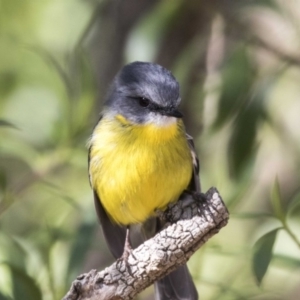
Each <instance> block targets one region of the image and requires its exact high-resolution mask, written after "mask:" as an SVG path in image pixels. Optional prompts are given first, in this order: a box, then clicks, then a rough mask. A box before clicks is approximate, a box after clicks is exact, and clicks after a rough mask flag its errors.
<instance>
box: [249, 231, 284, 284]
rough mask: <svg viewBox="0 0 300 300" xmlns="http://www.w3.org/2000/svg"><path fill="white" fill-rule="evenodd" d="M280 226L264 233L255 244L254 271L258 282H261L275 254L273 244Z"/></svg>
mask: <svg viewBox="0 0 300 300" xmlns="http://www.w3.org/2000/svg"><path fill="white" fill-rule="evenodd" d="M278 230H279V229H278V228H277V229H274V230H272V231H270V232H268V233H266V234H265V235H263V236H262V237H261V238H260V239H259V240H258V241H257V242H256V243H255V245H254V255H253V262H252V264H253V271H254V275H255V278H256V280H257V282H258V284H261V282H262V280H263V278H264V276H265V274H266V272H267V270H268V267H269V264H270V262H271V259H272V255H273V246H274V243H275V240H276V236H277V232H278Z"/></svg>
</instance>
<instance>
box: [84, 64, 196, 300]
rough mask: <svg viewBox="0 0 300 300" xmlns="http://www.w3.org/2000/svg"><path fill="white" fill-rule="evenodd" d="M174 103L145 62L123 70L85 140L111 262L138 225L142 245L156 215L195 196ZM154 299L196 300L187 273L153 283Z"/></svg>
mask: <svg viewBox="0 0 300 300" xmlns="http://www.w3.org/2000/svg"><path fill="white" fill-rule="evenodd" d="M180 100H181V99H180V91H179V84H178V82H177V81H176V79H175V78H174V76H173V75H172V74H171V72H170V71H168V70H167V69H165V68H164V67H162V66H160V65H158V64H154V63H149V62H133V63H130V64H128V65H126V66H124V67H123V68H122V69H121V70H120V72H119V73H118V74H117V75H116V77H115V78H114V80H113V83H112V85H111V87H110V89H109V91H108V94H107V97H106V101H105V103H104V108H103V111H102V113H101V117H100V119H99V121H98V123H97V125H96V126H95V128H94V131H93V134H92V136H91V138H90V143H89V178H90V183H91V186H92V188H93V192H94V201H95V207H96V211H97V214H98V217H99V220H100V223H101V225H102V230H103V233H104V236H105V239H106V241H107V244H108V247H109V249H110V251H111V253H112V254H113V256H114V257H115V258H120V257H122V258H125V259H126V256H128V251H130V247H131V246H130V244H131V243H130V242H129V232H130V230H131V229H132V228H134V226H136V225H137V224H144V225H145V226H144V227H141V228H142V229H141V230H140V232H139V234H140V236H139V237H137V238H136V241H137V240H139V242H138V243H141V242H142V241H143V240H145V239H147V238H149V237H151V236H152V235H153V234H155V233H156V232H158V231H159V230H161V228H162V226H163V225H162V224H161V221H160V220H159V218H158V217H157V211H163V210H165V209H166V207H167V206H168V204H170V203H173V202H175V201H177V200H178V198H179V197H180V195H181V194H182V193H183V192H184V191H187V190H188V191H192V192H200V183H199V177H198V173H199V164H198V158H197V156H196V154H195V151H194V145H193V139H192V138H191V137H190V136H189V135H187V134H186V132H185V128H184V124H183V121H182V117H183V115H182V114H181V112H180V111H179V110H178V106H179V104H180ZM149 224H150V225H149ZM130 237H131V235H130ZM155 297H156V299H157V300H167V299H172V300H183V299H184V300H196V299H198V294H197V290H196V288H195V286H194V283H193V281H192V278H191V275H190V274H189V271H188V269H187V266H186V265H184V266H181V267H179V268H178V269H177V270H175V271H173V272H172V273H170V274H169V275H167V276H166V277H165V278H163V279H161V280H159V281H158V282H156V283H155Z"/></svg>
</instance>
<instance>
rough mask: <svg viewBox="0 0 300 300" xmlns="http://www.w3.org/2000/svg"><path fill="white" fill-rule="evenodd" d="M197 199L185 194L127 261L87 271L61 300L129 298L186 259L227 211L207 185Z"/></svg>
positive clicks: (223, 222)
mask: <svg viewBox="0 0 300 300" xmlns="http://www.w3.org/2000/svg"><path fill="white" fill-rule="evenodd" d="M203 198H204V197H200V198H199V200H198V201H195V200H194V198H193V197H192V196H191V195H189V194H183V196H182V197H181V199H180V200H179V201H178V202H177V203H176V204H173V205H172V206H170V207H169V208H168V209H167V210H166V212H164V213H162V218H164V219H165V220H167V221H168V222H170V223H171V225H169V226H167V227H166V228H165V229H163V230H162V231H161V232H159V233H158V234H157V235H156V236H154V237H153V238H152V239H150V240H147V241H146V242H145V243H143V244H142V245H141V246H139V247H138V248H136V249H134V250H133V252H132V253H131V255H130V256H129V258H128V262H127V264H125V262H124V261H123V260H118V261H116V262H115V263H114V264H112V265H111V266H110V267H107V268H106V269H104V270H103V271H100V272H97V271H96V270H91V271H90V272H89V273H85V274H82V275H80V276H78V277H77V279H76V280H75V281H74V282H73V283H72V286H71V289H70V291H69V292H68V293H67V295H66V296H65V297H64V298H63V300H96V299H97V300H116V299H124V300H126V299H133V298H134V297H135V296H136V295H137V294H138V293H139V292H141V291H142V290H144V289H145V288H146V287H148V286H149V285H151V284H152V283H153V282H154V281H156V280H158V279H160V278H162V277H164V276H165V275H167V274H169V273H170V272H171V271H173V270H174V269H176V268H177V267H178V266H180V265H182V264H184V263H186V262H187V260H188V259H189V258H190V257H191V256H192V254H193V253H195V251H196V250H197V249H199V248H200V247H201V246H202V245H203V244H204V243H205V242H206V241H207V240H208V239H209V238H211V237H212V236H213V235H215V234H216V233H218V232H219V230H220V229H221V228H222V227H224V226H225V225H226V224H227V222H228V218H229V213H228V211H227V208H226V206H225V204H224V203H223V201H222V199H221V196H220V195H219V193H218V191H217V190H216V189H215V188H211V189H210V190H209V191H208V192H207V193H206V194H205V198H206V199H205V200H204V199H203Z"/></svg>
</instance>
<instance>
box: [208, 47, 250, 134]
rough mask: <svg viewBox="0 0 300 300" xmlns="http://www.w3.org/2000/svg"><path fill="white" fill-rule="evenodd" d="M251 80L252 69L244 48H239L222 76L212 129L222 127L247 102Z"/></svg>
mask: <svg viewBox="0 0 300 300" xmlns="http://www.w3.org/2000/svg"><path fill="white" fill-rule="evenodd" d="M253 79H254V72H253V67H252V65H251V63H250V61H249V58H248V55H247V52H246V47H245V46H241V47H239V48H237V49H236V50H235V52H234V53H233V54H232V56H231V58H230V59H229V60H228V62H227V64H226V66H225V68H224V71H223V74H222V89H221V96H220V100H219V105H218V111H217V117H216V119H215V123H214V128H220V127H221V126H223V125H224V123H225V122H227V121H228V120H229V119H230V118H231V117H232V116H233V115H235V114H236V113H237V112H238V110H239V109H240V108H241V107H242V106H243V104H244V103H245V102H246V101H247V100H248V98H249V92H250V90H251V87H252V83H253Z"/></svg>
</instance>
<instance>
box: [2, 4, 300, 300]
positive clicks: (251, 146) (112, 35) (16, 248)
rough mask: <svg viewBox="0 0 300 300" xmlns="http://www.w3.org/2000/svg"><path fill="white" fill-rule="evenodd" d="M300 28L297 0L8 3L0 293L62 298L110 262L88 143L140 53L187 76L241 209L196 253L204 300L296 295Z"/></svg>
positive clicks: (190, 98)
mask: <svg viewBox="0 0 300 300" xmlns="http://www.w3.org/2000/svg"><path fill="white" fill-rule="evenodd" d="M299 28H300V1H299V0H294V1H284V0H281V1H280V0H277V1H276V0H252V1H250V0H249V1H230V0H213V1H201V0H189V1H186V0H160V1H158V0H43V1H38V0H1V1H0V299H1V300H3V299H5V300H7V299H15V300H25V299H26V300H27V299H28V300H29V299H30V300H39V299H43V300H57V299H61V298H62V297H63V296H64V294H65V293H66V292H67V290H68V289H69V287H70V284H71V282H72V280H74V279H75V277H76V276H77V275H79V274H80V273H82V272H85V271H89V270H90V269H92V268H96V269H102V268H103V267H104V266H107V265H108V264H110V263H111V262H112V261H113V259H112V257H111V255H110V253H109V251H108V250H107V247H106V245H105V243H104V241H103V238H102V235H101V229H100V227H99V225H98V222H97V219H96V214H95V212H94V206H93V199H92V192H91V189H90V187H89V182H88V172H87V147H86V144H87V140H88V138H89V136H90V134H91V132H92V129H93V126H94V124H95V123H96V122H97V119H98V116H99V112H100V110H101V107H102V103H103V98H104V96H105V92H106V90H107V88H108V86H109V83H110V81H111V79H112V78H113V76H114V75H115V73H116V72H117V71H118V69H119V68H120V67H121V66H122V65H124V64H125V63H128V62H132V61H135V60H142V61H153V62H158V63H160V64H162V65H163V66H165V67H167V68H168V69H170V70H172V72H173V74H174V75H175V76H176V77H177V79H178V81H179V82H180V84H181V95H182V107H181V109H182V111H183V112H184V115H185V123H186V127H187V130H188V132H189V133H190V134H192V135H193V136H194V138H195V143H196V146H197V151H198V154H199V157H200V161H201V181H202V187H203V190H204V191H206V190H207V189H208V188H209V187H211V186H216V187H217V188H218V189H219V191H220V193H221V195H222V196H223V198H224V201H225V202H226V204H227V206H228V209H229V211H230V213H231V218H230V222H229V224H228V226H227V227H226V228H224V229H222V230H221V232H220V234H218V235H217V236H215V237H214V238H213V239H212V240H210V241H209V242H208V243H207V244H206V245H205V246H204V247H203V248H201V250H200V251H198V252H197V253H196V254H195V255H194V256H193V257H192V259H191V260H190V262H189V266H190V270H191V272H192V274H193V277H194V280H195V283H196V285H197V288H198V291H199V294H200V295H201V299H209V300H213V299H218V300H227V299H228V300H231V299H270V300H276V299H291V300H293V299H295V300H296V299H299V298H300V296H299V295H300V243H299V240H300V217H299V214H300V205H299V204H300V172H299V168H300V69H299V67H300V31H299ZM139 299H153V296H152V289H151V288H149V289H148V290H146V291H145V292H144V293H143V294H142V295H140V296H139Z"/></svg>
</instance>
